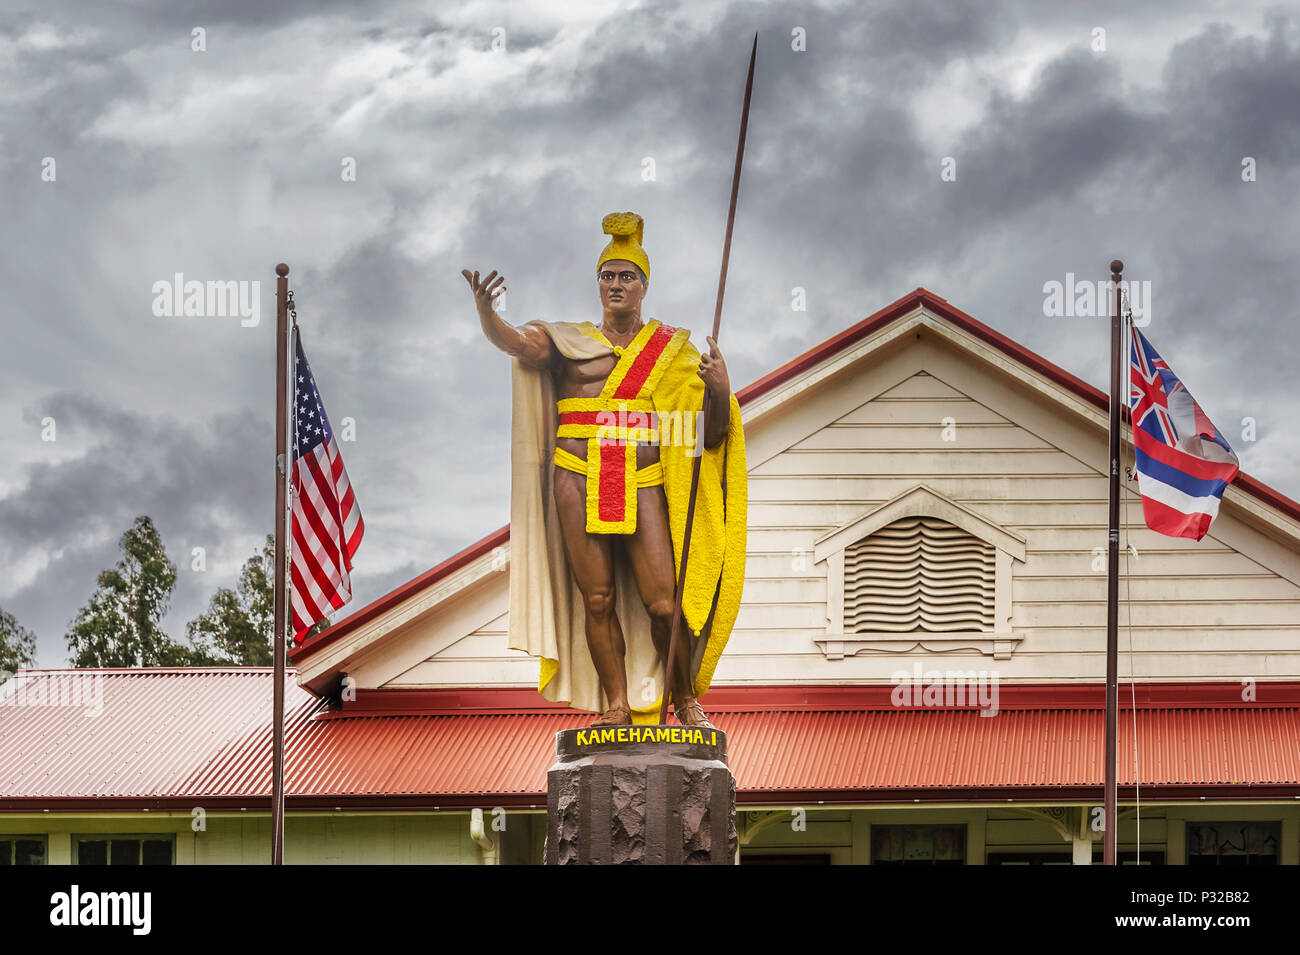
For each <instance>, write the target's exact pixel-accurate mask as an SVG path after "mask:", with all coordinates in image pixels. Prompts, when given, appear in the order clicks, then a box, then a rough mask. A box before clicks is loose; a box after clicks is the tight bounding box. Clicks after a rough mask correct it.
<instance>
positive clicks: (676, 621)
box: [659, 33, 758, 724]
mask: <svg viewBox="0 0 1300 955" xmlns="http://www.w3.org/2000/svg"><path fill="white" fill-rule="evenodd" d="M757 57H758V34H757V33H755V34H754V45H753V46H752V47H751V48H750V51H749V74H748V75H747V76H746V77H745V103H744V106H743V107H742V108H741V112H740V140H739V142H737V144H736V168H735V170H734V171H733V172H732V174H731V205H730V206H729V207H728V209H727V235H726V238H725V239H724V241H723V243H722V271H721V273H720V274H719V276H718V300H717V303H716V304H715V305H714V307H713V335H712V336H711V337H712V338H713V340H714V341H715V342H716V341H717V340H718V329H719V326H721V324H722V293H723V292H724V291H725V290H726V287H727V262H728V260H730V258H731V230H732V227H733V226H734V225H735V223H736V197H737V196H738V195H739V194H740V167H741V164H742V163H743V161H744V159H745V134H746V132H747V131H748V130H749V100H750V96H751V94H752V93H753V91H754V61H755V59H757ZM728 401H730V397H728ZM708 420H709V391H708V389H707V388H706V389H705V390H704V403H703V405H702V407H701V409H700V428H698V429H697V438H698V440H699V441H700V443H701V445H702V444H703V443H704V432H703V428H704V424H705V423H706V422H707V421H708ZM703 458H704V448H703V447H701V448H700V453H699V454H697V455H696V456H695V463H694V465H693V466H692V468H691V495H690V498H689V500H688V502H687V505H686V529H685V531H684V532H683V533H682V565H681V568H680V571H679V573H678V575H677V593H676V596H675V597H674V599H673V626H672V630H671V633H670V636H669V637H668V659H667V660H665V661H664V691H663V693H662V694H661V696H662V700H663V702H662V703H661V704H660V706H659V722H660V724H663V723H667V722H668V698H669V696H670V695H671V692H672V685H673V681H672V679H671V678H670V671H671V668H672V665H673V659H674V656H675V654H676V652H677V637H678V632H679V631H680V630H681V626H682V597H683V596H684V591H685V589H686V561H687V558H688V557H690V554H691V525H692V524H694V523H695V496H696V493H697V492H698V491H699V489H700V462H701V461H702V460H703ZM686 671H687V672H686V673H685V674H682V679H684V680H688V681H689V680H690V678H691V674H690V663H689V661H688V662H687V666H686Z"/></svg>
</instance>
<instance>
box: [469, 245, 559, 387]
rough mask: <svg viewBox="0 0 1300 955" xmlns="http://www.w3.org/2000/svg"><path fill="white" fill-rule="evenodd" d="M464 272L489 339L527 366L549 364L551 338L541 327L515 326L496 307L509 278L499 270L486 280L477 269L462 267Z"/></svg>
mask: <svg viewBox="0 0 1300 955" xmlns="http://www.w3.org/2000/svg"><path fill="white" fill-rule="evenodd" d="M460 274H461V275H463V276H465V281H466V282H468V283H469V287H470V291H471V292H472V293H473V295H474V306H475V308H476V309H477V310H478V320H479V324H480V325H482V326H483V334H484V335H486V336H487V339H488V341H490V342H491V343H492V344H493V345H496V346H497V348H500V349H501V350H502V351H503V352H505V353H506V354H508V355H513V356H514V357H515V358H518V359H519V360H520V361H522V362H523V363H524V364H525V365H529V366H531V367H533V368H543V367H546V365H547V364H549V362H550V360H551V337H550V336H549V335H547V334H546V332H544V331H542V330H541V329H540V328H535V327H530V326H527V325H525V326H523V327H522V328H515V327H514V326H513V325H509V324H507V323H506V322H505V321H503V320H502V318H501V316H499V315H498V314H497V313H496V310H495V309H494V308H493V305H495V304H496V299H497V296H498V295H500V294H501V293H502V292H504V291H505V286H504V285H502V284H501V283H503V282H504V281H505V280H506V277H505V276H504V275H497V272H496V269H493V270H492V271H491V272H489V273H488V274H487V275H485V276H484V277H483V279H482V280H480V279H479V275H478V272H477V271H475V272H472V273H471V272H470V270H469V269H461V270H460Z"/></svg>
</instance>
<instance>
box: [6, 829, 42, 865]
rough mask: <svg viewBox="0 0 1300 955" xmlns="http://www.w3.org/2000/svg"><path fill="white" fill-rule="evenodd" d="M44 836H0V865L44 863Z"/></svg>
mask: <svg viewBox="0 0 1300 955" xmlns="http://www.w3.org/2000/svg"><path fill="white" fill-rule="evenodd" d="M45 840H46V837H45V836H0V865H45V864H46V853H45Z"/></svg>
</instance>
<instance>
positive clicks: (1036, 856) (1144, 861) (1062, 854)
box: [988, 849, 1165, 865]
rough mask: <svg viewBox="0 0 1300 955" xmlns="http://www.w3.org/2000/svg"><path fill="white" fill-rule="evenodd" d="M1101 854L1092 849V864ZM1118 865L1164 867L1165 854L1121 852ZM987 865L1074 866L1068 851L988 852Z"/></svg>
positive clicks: (1096, 863) (1097, 860) (1100, 857)
mask: <svg viewBox="0 0 1300 955" xmlns="http://www.w3.org/2000/svg"><path fill="white" fill-rule="evenodd" d="M1101 860H1102V853H1101V852H1100V851H1097V850H1096V849H1094V851H1093V854H1092V864H1093V865H1101ZM1117 860H1118V862H1119V864H1120V865H1164V864H1165V854H1164V852H1163V851H1160V850H1157V851H1152V852H1148V851H1146V850H1145V849H1144V850H1142V857H1141V859H1139V858H1138V854H1137V853H1136V852H1121V853H1119V854H1118V856H1117ZM988 864H989V865H1074V859H1073V856H1072V854H1071V853H1070V850H1069V849H1065V850H1059V849H1057V850H1053V851H1050V852H990V853H989V855H988Z"/></svg>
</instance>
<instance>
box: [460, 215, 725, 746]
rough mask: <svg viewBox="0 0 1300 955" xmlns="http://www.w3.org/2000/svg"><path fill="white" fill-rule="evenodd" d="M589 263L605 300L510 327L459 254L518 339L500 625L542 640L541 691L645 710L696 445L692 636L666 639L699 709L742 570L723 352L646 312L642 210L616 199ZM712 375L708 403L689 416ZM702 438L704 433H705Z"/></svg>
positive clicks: (498, 328)
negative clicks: (564, 318)
mask: <svg viewBox="0 0 1300 955" xmlns="http://www.w3.org/2000/svg"><path fill="white" fill-rule="evenodd" d="M601 225H602V228H603V229H604V231H605V233H606V234H607V235H609V236H610V237H611V241H610V242H609V244H608V245H607V246H606V247H605V250H604V251H603V252H602V253H601V254H600V257H599V259H598V260H597V263H596V270H597V283H598V286H599V290H600V301H601V305H602V306H603V309H604V318H603V320H602V322H601V323H600V324H599V325H594V324H592V323H591V322H529V323H528V324H526V325H521V326H519V327H518V328H515V327H512V326H510V325H508V324H506V322H504V321H502V319H501V318H500V317H499V316H498V315H497V313H496V312H495V310H494V309H493V303H494V301H495V299H496V296H497V295H499V294H500V293H501V292H502V291H504V288H505V287H504V285H502V283H503V282H504V277H503V276H498V275H497V273H496V272H495V271H492V272H489V273H488V274H487V275H486V276H484V277H483V278H482V279H480V278H479V273H478V272H473V273H471V272H470V271H469V270H465V271H464V272H463V273H462V274H463V275H464V276H465V279H466V281H467V282H469V285H470V288H471V290H472V291H473V294H474V300H475V303H476V305H477V308H478V315H479V321H480V322H481V323H482V326H483V332H484V334H486V335H487V337H488V340H489V341H491V342H492V344H494V345H496V346H497V347H498V348H500V349H501V350H502V351H504V352H507V353H508V354H510V355H512V356H514V359H515V362H514V413H513V425H512V430H511V491H510V565H511V570H510V641H509V645H510V647H511V648H512V649H517V650H526V651H528V652H529V653H531V654H533V655H534V656H537V657H540V658H541V672H540V677H539V679H538V691H539V692H540V693H541V694H542V695H543V696H544V697H546V698H547V699H548V700H552V701H557V702H567V703H569V704H570V705H571V706H573V707H576V708H578V709H582V710H588V711H591V712H595V713H599V714H601V715H600V716H599V717H598V718H597V719H596V720H595V722H594V723H593V724H592V725H593V726H601V725H611V724H627V723H657V722H658V721H659V710H660V705H661V702H662V693H663V690H664V681H665V679H666V677H665V673H666V668H665V661H666V659H667V656H668V643H669V639H668V638H669V631H670V629H671V625H672V615H673V605H674V596H675V591H674V587H675V586H676V580H677V571H678V569H679V568H680V566H681V561H682V552H681V551H682V537H683V530H684V527H685V523H686V511H687V501H688V498H689V495H690V485H691V469H692V466H693V464H694V457H695V456H697V455H699V454H702V455H703V460H702V461H701V467H700V485H699V490H698V493H697V499H696V504H695V516H694V524H693V530H692V533H691V543H690V555H689V560H688V561H687V574H688V578H689V579H688V580H687V581H686V585H685V592H684V594H683V598H682V616H683V618H684V622H685V626H686V629H685V630H684V631H683V633H684V634H685V635H687V637H688V638H687V639H685V640H681V641H680V642H679V643H678V644H677V646H676V648H675V652H674V657H675V659H674V661H673V666H672V668H671V669H672V674H673V675H672V681H671V686H670V687H669V690H670V699H671V701H672V703H673V707H674V711H675V713H676V714H677V718H678V720H680V721H681V722H682V723H685V724H687V725H693V726H710V725H712V724H710V723H709V721H708V718H707V717H706V716H705V715H704V712H703V710H701V709H700V705H699V703H698V702H697V701H696V697H697V696H699V695H700V694H703V693H704V691H705V690H707V689H708V688H709V683H710V681H711V680H712V678H713V672H714V668H715V667H716V666H717V663H718V658H719V657H720V656H721V654H722V649H723V647H724V646H725V644H726V642H727V637H728V636H729V635H730V633H731V628H732V625H733V624H734V623H735V620H736V614H737V612H738V611H739V608H740V595H741V588H742V585H743V581H744V576H745V505H746V490H747V488H746V470H745V438H744V433H743V431H742V429H741V423H740V406H739V405H738V404H737V402H736V398H735V396H734V395H733V394H732V393H731V382H730V379H729V378H728V377H727V366H726V363H725V362H724V361H723V358H722V354H721V352H719V351H718V346H717V343H716V342H715V341H714V340H713V339H712V338H709V339H708V343H709V354H707V355H701V354H700V352H698V351H696V349H695V348H694V347H692V345H691V343H690V333H689V332H688V331H687V330H686V329H679V328H672V327H671V326H668V325H663V324H661V323H660V322H658V321H656V320H655V319H653V318H652V319H650V320H649V321H647V322H643V321H642V320H641V302H642V299H643V298H644V297H645V294H646V291H647V289H648V288H649V276H650V261H649V258H648V257H647V256H646V253H645V250H644V249H643V248H642V247H641V238H642V229H643V222H642V219H641V217H640V216H638V215H636V214H634V213H631V212H623V213H612V214H610V215H607V216H605V218H604V220H603V222H602V223H601ZM706 389H708V391H709V395H710V397H709V402H708V420H707V421H703V422H700V421H698V420H697V418H698V417H699V413H700V411H701V408H702V407H703V404H704V394H705V390H706ZM701 446H702V449H701Z"/></svg>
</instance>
